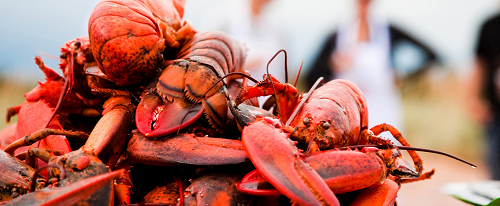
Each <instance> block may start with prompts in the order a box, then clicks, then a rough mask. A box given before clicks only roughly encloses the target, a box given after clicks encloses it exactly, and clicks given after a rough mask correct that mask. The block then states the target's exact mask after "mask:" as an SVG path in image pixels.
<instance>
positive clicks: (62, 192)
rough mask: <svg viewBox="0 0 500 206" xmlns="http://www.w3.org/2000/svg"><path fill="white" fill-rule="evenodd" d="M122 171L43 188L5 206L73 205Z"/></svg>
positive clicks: (122, 170)
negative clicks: (60, 185) (51, 187)
mask: <svg viewBox="0 0 500 206" xmlns="http://www.w3.org/2000/svg"><path fill="white" fill-rule="evenodd" d="M123 172H124V169H121V170H117V171H114V172H111V173H105V174H102V175H99V176H95V177H91V178H88V179H84V180H80V181H78V182H75V183H72V184H69V185H66V186H63V187H57V188H53V189H50V188H44V189H42V190H39V191H36V192H31V193H28V194H26V195H22V196H20V197H18V198H15V199H13V200H11V201H9V202H7V204H5V205H73V204H75V203H77V202H78V201H80V200H82V199H84V198H87V197H88V196H90V195H91V194H93V193H94V192H95V191H97V190H98V189H100V188H101V187H103V186H104V185H105V184H107V183H109V182H110V181H111V180H113V179H114V178H116V177H118V176H119V175H120V174H121V173H123Z"/></svg>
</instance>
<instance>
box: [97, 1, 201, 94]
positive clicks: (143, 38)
mask: <svg viewBox="0 0 500 206" xmlns="http://www.w3.org/2000/svg"><path fill="white" fill-rule="evenodd" d="M183 15H184V0H162V1H158V0H156V1H154V0H138V1H136V0H106V1H101V2H100V3H99V4H98V5H96V7H95V8H94V10H93V11H92V14H91V16H90V19H89V24H88V28H89V37H90V42H91V48H92V53H93V54H94V57H95V59H96V61H97V64H98V65H99V69H100V70H101V71H102V72H103V73H104V74H105V75H106V76H107V78H108V79H110V80H111V81H113V82H115V83H116V84H118V85H122V86H127V85H134V84H138V83H141V82H144V81H149V79H150V78H152V77H153V76H154V75H155V74H156V73H157V71H158V69H157V68H158V67H159V65H160V64H161V63H162V61H163V59H164V58H165V59H170V58H171V57H168V56H167V55H166V54H174V55H173V57H175V54H176V53H177V52H176V51H178V49H179V48H180V47H182V44H183V43H184V42H185V41H186V40H189V39H190V38H191V37H193V36H194V34H195V33H196V31H194V29H193V28H192V27H191V25H190V24H189V23H186V22H184V23H183V24H181V23H182V22H181V19H182V16H183ZM164 55H165V56H164Z"/></svg>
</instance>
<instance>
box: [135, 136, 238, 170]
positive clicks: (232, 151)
mask: <svg viewBox="0 0 500 206" xmlns="http://www.w3.org/2000/svg"><path fill="white" fill-rule="evenodd" d="M127 155H128V157H129V159H130V161H132V162H138V163H141V164H146V165H157V166H170V165H179V164H188V165H226V164H240V163H242V162H245V161H247V160H248V157H247V154H246V153H245V151H244V150H243V147H242V145H241V142H240V141H238V140H231V139H223V138H210V137H194V135H193V134H185V133H181V134H179V135H176V136H174V137H167V138H162V139H149V138H145V137H144V135H142V134H141V133H139V132H138V131H137V130H134V131H132V138H131V139H130V141H129V143H128V146H127Z"/></svg>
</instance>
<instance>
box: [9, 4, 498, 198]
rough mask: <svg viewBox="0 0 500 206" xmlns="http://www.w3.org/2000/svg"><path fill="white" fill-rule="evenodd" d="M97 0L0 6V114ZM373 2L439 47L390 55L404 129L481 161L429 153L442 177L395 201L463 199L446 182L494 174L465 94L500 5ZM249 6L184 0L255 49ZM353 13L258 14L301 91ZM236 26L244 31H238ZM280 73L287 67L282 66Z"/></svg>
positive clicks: (276, 10)
mask: <svg viewBox="0 0 500 206" xmlns="http://www.w3.org/2000/svg"><path fill="white" fill-rule="evenodd" d="M97 3H98V1H95V0H93V1H76V2H70V1H62V0H46V1H26V0H19V1H9V2H6V1H3V2H2V3H0V19H2V20H1V21H0V36H1V38H0V54H1V55H0V117H1V116H5V113H6V108H7V107H10V106H14V105H17V104H21V103H22V102H23V101H24V97H23V96H22V95H23V94H24V93H26V92H28V91H29V90H31V89H32V88H33V87H34V86H36V82H37V81H44V80H43V78H44V76H43V73H42V72H41V71H40V70H39V69H38V67H37V66H36V64H35V63H34V60H33V59H34V57H35V56H36V55H38V56H41V57H42V59H43V60H44V61H45V63H46V65H48V66H49V67H51V68H54V69H56V68H58V65H57V64H58V63H59V60H58V56H59V54H60V52H59V47H60V46H62V45H63V44H64V43H65V42H66V41H68V40H71V39H74V38H76V37H79V36H86V35H88V34H87V21H88V18H89V16H90V13H91V11H92V8H93V6H94V5H95V4H97ZM372 7H373V8H372V9H373V10H374V11H376V13H377V14H378V15H379V16H383V17H384V18H385V19H386V20H387V22H388V23H390V24H391V25H394V26H396V27H398V28H399V29H401V30H403V31H405V32H406V33H408V34H410V35H411V36H413V37H414V38H416V39H418V40H419V41H420V42H421V43H423V44H425V45H427V46H428V47H429V48H430V49H431V50H432V51H433V52H434V53H435V54H436V61H434V62H433V63H432V64H425V63H424V62H423V59H422V58H423V57H422V51H420V50H419V49H418V48H415V47H413V46H411V45H405V44H403V46H400V47H397V48H396V49H395V51H397V52H395V54H394V55H393V56H392V65H393V67H394V69H395V71H396V72H395V75H396V85H397V88H398V93H399V95H400V97H401V100H402V116H403V121H402V122H403V126H402V127H403V128H404V130H403V131H404V134H403V135H404V136H405V137H406V138H407V140H408V142H410V143H411V144H412V146H417V147H424V148H431V149H435V150H441V151H444V152H447V153H451V154H454V155H456V156H459V157H461V158H464V159H467V160H469V161H471V162H473V163H475V164H477V165H478V166H479V167H478V168H477V169H472V168H471V167H470V166H467V165H465V164H461V163H458V162H457V161H455V160H452V159H449V158H444V157H441V156H437V155H433V154H422V157H423V159H424V162H425V163H426V164H425V168H427V169H431V168H435V169H436V175H435V176H434V177H433V178H432V179H431V180H427V181H422V182H417V183H412V184H408V185H403V187H402V189H401V191H400V193H399V197H398V203H399V204H398V205H452V204H453V205H460V204H464V205H465V203H462V202H460V201H458V200H456V199H454V198H452V197H450V196H446V195H443V194H442V193H441V192H440V188H441V187H442V186H443V185H444V184H446V183H448V182H463V181H475V180H487V179H490V178H491V175H490V173H489V172H488V170H487V169H488V168H489V164H488V162H487V161H486V159H485V151H486V150H487V147H486V145H487V141H486V138H485V135H484V132H483V125H482V124H481V122H480V121H478V120H476V119H475V118H472V115H471V113H474V112H473V111H472V112H471V111H470V110H468V107H467V105H466V102H467V99H468V98H470V97H469V96H468V93H467V92H465V91H466V90H467V87H468V86H467V84H466V82H468V79H469V77H470V76H471V74H472V73H473V66H474V54H475V48H476V44H477V41H478V33H479V29H480V26H481V24H482V23H483V22H484V21H485V20H486V19H487V18H489V17H491V16H492V15H494V14H496V13H497V12H498V11H499V9H500V5H499V2H498V1H495V0H477V1H473V2H472V1H465V0H458V1H457V0H441V1H433V0H421V1H410V0H374V2H373V5H372ZM240 9H242V10H240ZM247 9H248V4H247V2H246V1H243V0H217V1H215V0H186V5H185V16H184V19H185V20H188V21H190V22H191V23H192V24H193V26H194V28H196V29H197V30H198V31H199V32H206V31H211V30H224V31H226V32H228V33H230V34H232V35H233V34H234V36H235V38H237V39H239V40H240V41H242V42H244V43H247V44H248V46H250V45H251V43H250V41H251V40H248V41H249V42H245V40H246V39H251V37H248V35H247V36H245V33H243V32H242V31H245V30H244V29H245V27H244V26H242V25H243V23H241V24H242V25H239V22H238V20H239V19H238V18H239V17H235V15H240V14H242V13H244V12H246V11H247ZM355 11H356V1H327V0H311V1H300V0H273V1H271V2H269V4H268V5H267V6H266V7H265V8H264V9H263V10H262V15H261V17H260V19H261V21H264V22H266V23H267V22H269V24H270V25H271V26H270V27H268V28H269V29H270V30H269V32H267V31H268V30H264V31H265V32H264V33H266V34H267V35H269V36H270V37H269V38H270V39H272V38H275V39H277V40H276V41H274V40H271V41H270V43H269V44H273V48H274V47H277V48H284V49H286V51H287V53H288V68H289V70H290V71H289V78H290V79H291V80H294V79H295V75H296V73H297V72H298V68H299V67H300V64H301V62H303V69H302V73H301V76H300V79H299V89H300V90H301V91H304V92H306V91H307V90H308V88H307V86H306V83H305V77H306V74H307V73H308V72H309V71H308V69H309V68H311V67H312V65H313V63H314V61H315V59H316V58H317V57H318V54H319V53H320V49H321V48H322V47H323V45H324V43H325V41H326V40H327V38H328V36H329V35H330V34H331V33H332V32H334V31H335V30H337V29H338V27H339V25H340V24H341V22H343V21H344V19H349V18H352V17H354V16H355V15H356V12H355ZM241 20H242V21H245V19H244V18H243V19H241ZM246 20H248V19H246ZM239 26H241V28H242V29H238V28H239ZM246 29H248V28H246ZM238 31H239V32H240V34H238ZM248 31H250V30H248ZM261 32H262V31H261ZM241 33H243V34H241ZM238 35H241V36H240V38H239V37H237V36H238ZM277 42H279V43H277ZM266 45H267V43H266ZM277 50H278V49H273V50H272V51H266V52H268V53H264V52H262V53H260V52H258V53H259V54H265V55H263V57H260V58H261V59H265V62H266V63H267V61H268V60H269V59H270V58H271V57H272V55H273V54H274V53H275V52H276V51H277ZM255 51H258V49H254V50H253V52H254V54H255V53H257V52H255ZM249 52H252V50H251V49H250V50H249ZM247 61H248V60H247ZM261 61H262V60H261ZM275 61H276V62H278V63H273V64H277V65H279V64H280V63H279V62H281V64H282V62H283V61H284V60H283V58H282V56H280V57H279V58H277V59H276V60H275ZM57 71H58V72H60V70H58V69H57ZM273 72H276V73H277V75H278V74H282V73H279V71H278V70H273ZM256 78H259V79H260V78H261V76H257V77H256ZM280 78H282V77H280ZM14 121H15V119H14ZM388 123H389V124H390V123H391V122H388ZM5 126H6V123H5V122H4V121H0V128H3V127H5Z"/></svg>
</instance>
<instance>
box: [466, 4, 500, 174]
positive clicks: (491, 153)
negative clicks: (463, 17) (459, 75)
mask: <svg viewBox="0 0 500 206" xmlns="http://www.w3.org/2000/svg"><path fill="white" fill-rule="evenodd" d="M499 66H500V14H497V15H495V16H493V17H490V18H489V19H487V20H486V21H485V22H484V23H483V25H482V26H481V29H480V33H479V39H478V41H477V45H476V51H475V62H474V70H473V73H472V75H471V79H470V82H469V86H468V87H467V88H468V89H469V92H470V93H469V95H468V97H470V98H467V101H468V102H467V103H468V106H469V107H470V111H471V115H472V117H473V118H475V119H476V120H477V121H479V122H480V123H482V124H483V125H484V129H485V131H484V132H485V134H486V136H487V143H488V148H487V152H486V153H487V162H488V164H489V166H490V168H489V169H490V174H491V177H492V179H494V180H500V72H499Z"/></svg>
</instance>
